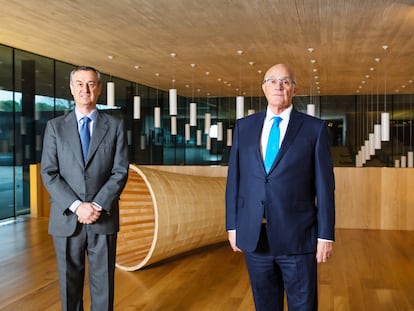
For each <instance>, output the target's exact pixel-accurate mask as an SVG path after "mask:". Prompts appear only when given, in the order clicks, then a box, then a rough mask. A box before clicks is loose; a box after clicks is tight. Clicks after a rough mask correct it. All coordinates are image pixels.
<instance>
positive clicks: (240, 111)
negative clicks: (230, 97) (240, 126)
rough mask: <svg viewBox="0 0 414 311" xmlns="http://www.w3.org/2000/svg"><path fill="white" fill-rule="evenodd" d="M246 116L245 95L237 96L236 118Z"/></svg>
mask: <svg viewBox="0 0 414 311" xmlns="http://www.w3.org/2000/svg"><path fill="white" fill-rule="evenodd" d="M243 117H244V96H236V119H240V118H243Z"/></svg>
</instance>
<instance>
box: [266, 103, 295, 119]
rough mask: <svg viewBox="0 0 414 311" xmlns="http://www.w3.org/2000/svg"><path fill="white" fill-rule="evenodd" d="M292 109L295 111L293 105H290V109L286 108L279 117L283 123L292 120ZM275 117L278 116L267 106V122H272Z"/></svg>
mask: <svg viewBox="0 0 414 311" xmlns="http://www.w3.org/2000/svg"><path fill="white" fill-rule="evenodd" d="M292 109H293V105H290V106H289V107H288V108H286V109H285V110H284V111H283V112H282V113H281V114H279V115H278V116H279V117H281V118H282V120H283V121H289V119H290V113H291V112H292ZM274 116H276V115H275V114H274V113H273V112H272V110H270V108H269V106H267V109H266V119H265V122H269V121H270V120H272V118H273V117H274Z"/></svg>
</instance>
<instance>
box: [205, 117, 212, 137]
mask: <svg viewBox="0 0 414 311" xmlns="http://www.w3.org/2000/svg"><path fill="white" fill-rule="evenodd" d="M210 127H211V113H209V112H206V113H205V114H204V134H209V133H210Z"/></svg>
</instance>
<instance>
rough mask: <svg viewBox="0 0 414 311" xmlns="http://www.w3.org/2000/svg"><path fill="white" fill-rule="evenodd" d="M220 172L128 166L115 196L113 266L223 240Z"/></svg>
mask: <svg viewBox="0 0 414 311" xmlns="http://www.w3.org/2000/svg"><path fill="white" fill-rule="evenodd" d="M224 192H225V178H224V177H206V176H194V175H186V174H179V173H171V172H165V171H161V170H158V169H153V168H147V167H140V168H138V167H137V166H135V165H132V164H131V165H130V168H129V177H128V181H127V184H126V186H125V189H124V191H123V192H122V195H121V200H120V231H119V234H118V244H117V262H116V266H117V267H118V268H120V269H123V270H127V271H133V270H138V269H140V268H142V267H144V266H148V265H150V264H152V263H154V262H157V261H160V260H162V259H166V258H168V257H172V256H174V255H177V254H180V253H184V252H186V251H189V250H192V249H196V248H199V247H202V246H206V245H210V244H214V243H218V242H222V241H225V240H226V238H227V235H226V232H225V225H224Z"/></svg>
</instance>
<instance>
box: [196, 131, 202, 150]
mask: <svg viewBox="0 0 414 311" xmlns="http://www.w3.org/2000/svg"><path fill="white" fill-rule="evenodd" d="M201 135H202V133H201V130H197V146H201V144H202V140H201Z"/></svg>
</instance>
